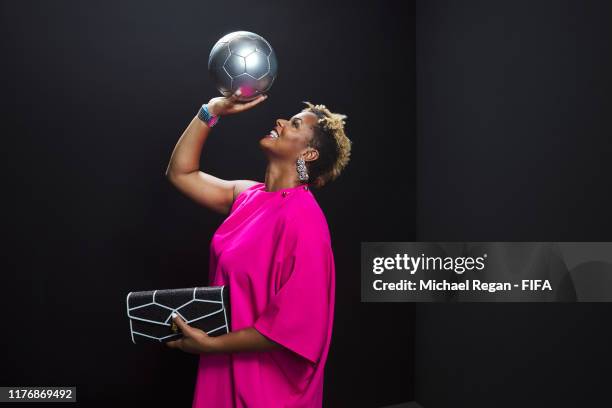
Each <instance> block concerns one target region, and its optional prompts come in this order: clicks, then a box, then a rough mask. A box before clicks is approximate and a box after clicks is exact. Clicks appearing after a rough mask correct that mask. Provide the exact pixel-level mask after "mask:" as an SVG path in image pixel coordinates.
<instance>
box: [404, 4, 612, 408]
mask: <svg viewBox="0 0 612 408" xmlns="http://www.w3.org/2000/svg"><path fill="white" fill-rule="evenodd" d="M416 10H417V96H418V105H417V106H418V159H419V165H418V190H417V200H418V211H417V217H416V219H417V224H418V234H417V237H418V240H419V241H428V240H432V241H446V240H448V241H454V240H456V241H612V217H610V209H612V195H611V194H610V184H611V182H610V179H611V175H612V161H611V160H610V156H611V153H612V141H611V135H612V122H611V121H610V108H611V107H612V103H611V102H612V81H611V79H610V73H611V72H612V56H611V46H610V39H611V38H612V24H610V20H611V18H612V5H611V4H610V3H609V2H605V1H592V0H591V1H567V0H555V1H548V0H536V1H524V0H520V1H516V0H515V1H491V0H488V1H484V0H483V1H475V0H462V1H450V0H448V1H446V0H436V1H428V0H418V1H417V8H416ZM611 315H612V305H610V304H609V303H601V304H596V303H591V304H589V303H578V304H571V303H568V304H547V303H532V304H529V303H520V304H518V303H514V304H508V303H505V304H504V303H500V304H494V303H489V304H478V303H472V304H469V303H465V304H418V305H417V306H416V331H415V333H416V338H415V359H416V360H415V398H416V400H417V401H419V402H420V403H421V404H422V405H423V406H424V407H425V408H434V407H435V408H438V407H441V408H445V407H459V406H460V407H470V408H477V407H604V406H609V405H610V403H609V401H610V379H611V374H610V367H611V366H612V350H611V345H612V334H611V332H610V316H611Z"/></svg>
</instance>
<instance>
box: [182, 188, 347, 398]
mask: <svg viewBox="0 0 612 408" xmlns="http://www.w3.org/2000/svg"><path fill="white" fill-rule="evenodd" d="M265 187H266V186H265V184H264V183H258V184H255V185H253V186H251V187H250V188H248V189H246V190H244V191H243V192H242V193H240V194H239V195H238V197H236V200H235V201H234V204H233V206H232V208H231V210H230V213H229V215H228V217H227V218H226V219H225V220H224V222H223V223H222V224H221V226H220V227H219V228H218V229H217V231H216V232H215V234H214V235H213V238H212V240H211V246H210V270H209V279H210V280H209V282H210V285H211V286H217V285H228V287H229V294H230V306H231V310H230V312H231V331H237V330H240V329H244V328H247V327H255V329H256V330H258V331H259V332H260V333H261V334H263V335H264V336H266V337H268V338H269V339H271V340H273V341H275V342H277V343H279V344H281V345H282V346H284V347H283V348H281V349H273V350H266V351H248V352H235V353H212V354H207V353H203V354H200V357H199V358H200V360H199V366H198V372H197V379H196V385H195V391H194V397H193V405H192V407H193V408H281V407H282V408H298V407H300V408H302V407H303V408H306V407H307V408H313V407H321V406H322V398H323V373H324V367H325V362H326V360H327V353H328V350H329V345H330V342H331V335H332V325H333V315H334V300H335V267H334V257H333V253H332V247H331V239H330V233H329V229H328V226H327V221H326V219H325V215H324V214H323V212H322V210H321V208H320V207H319V205H318V203H317V201H316V199H315V197H314V195H313V194H312V192H311V191H310V187H308V188H304V186H298V187H293V188H286V189H283V190H279V191H275V192H268V191H265Z"/></svg>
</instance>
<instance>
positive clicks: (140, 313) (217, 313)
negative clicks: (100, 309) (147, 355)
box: [126, 286, 230, 344]
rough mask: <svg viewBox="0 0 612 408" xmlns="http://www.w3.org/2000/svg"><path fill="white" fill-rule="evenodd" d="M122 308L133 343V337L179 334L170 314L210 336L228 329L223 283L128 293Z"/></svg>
mask: <svg viewBox="0 0 612 408" xmlns="http://www.w3.org/2000/svg"><path fill="white" fill-rule="evenodd" d="M126 307H127V316H128V318H129V321H130V337H131V339H132V342H133V343H134V344H136V343H137V340H139V341H143V342H167V341H170V340H174V339H178V338H181V337H183V333H182V332H181V331H180V329H178V327H177V326H176V324H175V323H174V322H173V321H172V319H171V317H172V313H176V314H178V315H179V316H180V317H181V319H183V320H184V321H185V322H186V323H187V324H189V325H190V326H193V327H196V328H199V329H201V330H204V332H206V333H207V334H208V335H210V336H220V335H222V334H225V333H229V331H230V319H229V318H230V313H229V294H228V288H227V287H226V286H203V287H194V288H181V289H163V290H154V291H140V292H130V293H128V294H127V297H126Z"/></svg>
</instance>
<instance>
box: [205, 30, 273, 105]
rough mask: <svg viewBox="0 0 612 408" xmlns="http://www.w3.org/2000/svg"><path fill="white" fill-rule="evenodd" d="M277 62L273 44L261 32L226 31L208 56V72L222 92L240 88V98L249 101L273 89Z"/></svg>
mask: <svg viewBox="0 0 612 408" xmlns="http://www.w3.org/2000/svg"><path fill="white" fill-rule="evenodd" d="M277 71H278V63H277V61H276V54H275V53H274V50H273V49H272V46H271V45H270V43H269V42H267V41H266V40H265V39H264V38H263V37H262V36H260V35H257V34H255V33H251V32H249V31H234V32H233V33H229V34H227V35H224V36H223V37H222V38H221V39H220V40H219V41H217V43H216V44H215V45H214V46H213V48H212V50H211V51H210V56H209V57H208V72H209V74H210V78H211V79H212V80H213V82H214V83H215V85H216V87H217V89H218V90H219V92H221V94H222V95H223V96H230V95H232V94H233V93H234V92H236V91H237V90H238V89H240V91H241V93H242V95H241V96H240V97H239V99H240V100H241V101H250V100H253V99H255V98H257V97H258V96H259V95H261V94H262V93H265V92H267V91H268V89H270V87H271V86H272V83H273V82H274V79H275V78H276V73H277Z"/></svg>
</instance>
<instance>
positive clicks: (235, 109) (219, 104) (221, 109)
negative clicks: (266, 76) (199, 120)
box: [207, 89, 268, 116]
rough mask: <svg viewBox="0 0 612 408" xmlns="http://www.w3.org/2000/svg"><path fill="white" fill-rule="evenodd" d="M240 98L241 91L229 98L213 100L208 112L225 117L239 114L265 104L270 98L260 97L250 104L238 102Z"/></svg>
mask: <svg viewBox="0 0 612 408" xmlns="http://www.w3.org/2000/svg"><path fill="white" fill-rule="evenodd" d="M239 96H240V89H238V90H237V91H236V92H234V94H232V95H231V96H229V97H226V96H219V97H216V98H212V99H211V100H210V101H208V104H207V105H208V112H210V113H211V114H212V115H218V116H225V115H231V114H234V113H239V112H242V111H245V110H247V109H251V108H252V107H253V106H255V105H257V104H259V103H261V102H263V101H264V100H266V99H267V98H268V95H265V94H264V95H259V96H258V97H257V98H255V99H253V100H252V101H248V102H241V101H239V100H238V97H239Z"/></svg>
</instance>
